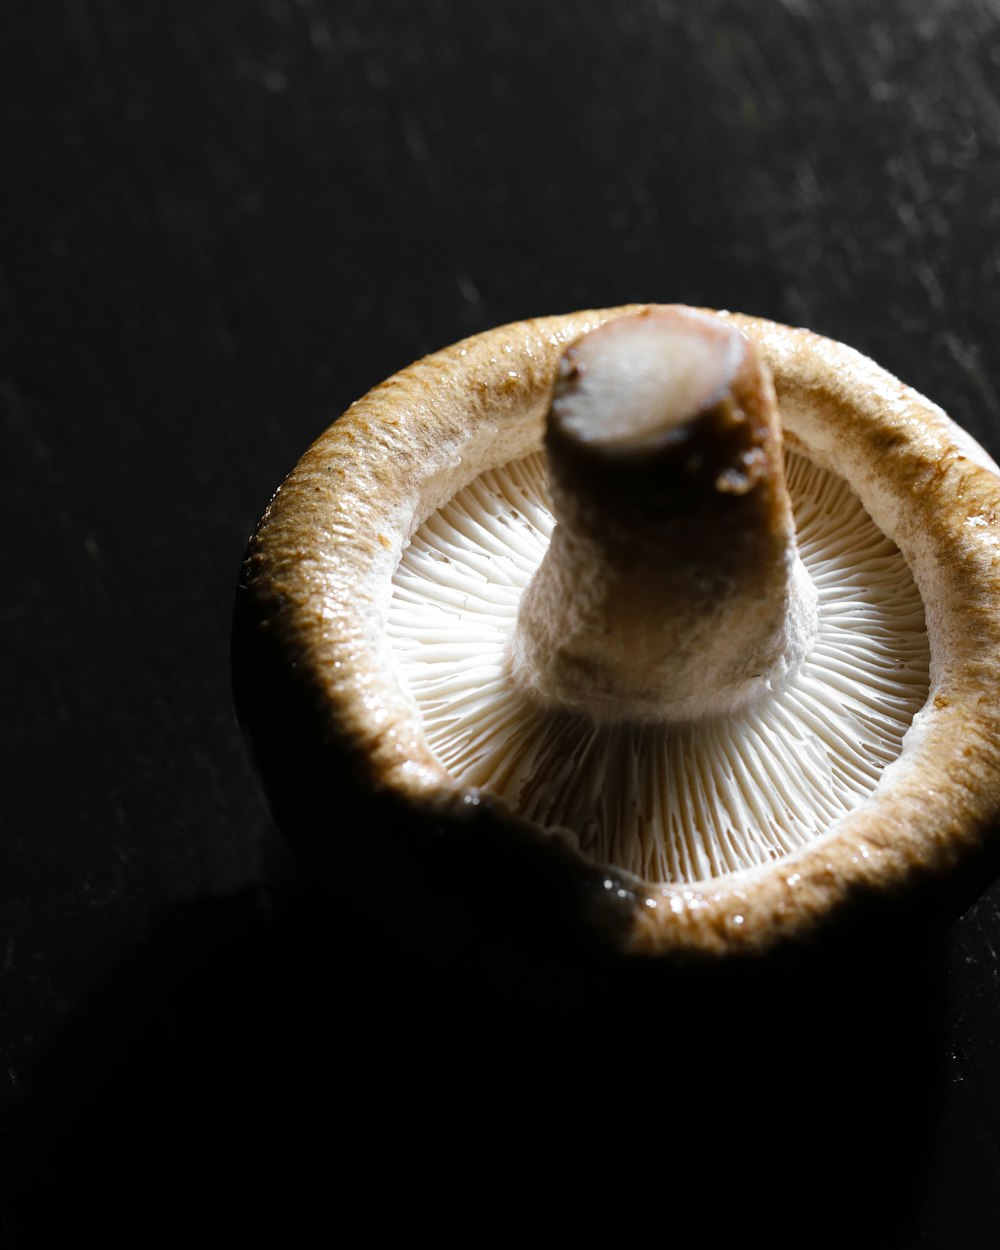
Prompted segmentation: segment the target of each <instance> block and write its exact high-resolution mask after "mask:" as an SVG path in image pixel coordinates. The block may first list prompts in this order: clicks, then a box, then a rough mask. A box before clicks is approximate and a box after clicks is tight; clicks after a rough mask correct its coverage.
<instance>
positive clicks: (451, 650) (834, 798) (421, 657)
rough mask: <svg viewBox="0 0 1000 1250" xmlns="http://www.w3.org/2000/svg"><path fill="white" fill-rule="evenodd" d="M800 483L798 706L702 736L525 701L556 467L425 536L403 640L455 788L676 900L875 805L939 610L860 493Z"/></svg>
mask: <svg viewBox="0 0 1000 1250" xmlns="http://www.w3.org/2000/svg"><path fill="white" fill-rule="evenodd" d="M786 473H787V479H788V489H789V492H790V494H791V497H792V503H793V507H794V511H795V522H796V530H797V538H798V544H799V551H800V554H801V556H802V560H803V563H804V564H805V566H806V569H807V570H808V572H809V575H810V576H811V578H812V579H813V581H814V583H815V585H816V587H817V590H818V594H819V632H818V636H817V638H816V642H815V644H814V646H813V649H812V651H811V653H810V654H809V656H808V658H807V659H806V660H805V662H804V663H803V664H802V665H801V667H800V669H799V671H798V672H797V673H796V674H795V675H794V676H793V677H792V678H791V679H790V680H789V681H788V682H787V683H786V684H785V685H784V687H783V688H782V689H780V690H778V691H774V692H770V693H768V694H766V695H765V696H763V697H762V698H761V699H760V700H759V701H758V702H757V703H756V704H755V705H754V706H753V707H752V708H750V709H746V710H744V711H742V712H741V713H740V714H739V715H736V716H731V717H720V718H716V719H714V720H709V721H705V722H702V723H698V724H692V725H675V726H667V727H661V726H657V725H605V726H600V725H595V724H593V723H592V722H591V721H590V720H588V719H586V718H584V717H582V716H579V715H576V714H570V713H564V712H552V711H542V710H539V709H538V708H536V707H535V706H534V705H533V704H531V703H529V702H528V701H527V700H526V699H525V697H524V696H523V695H521V694H519V693H518V692H517V691H516V690H514V689H513V687H512V686H511V684H510V682H509V680H508V677H507V673H506V670H505V666H504V654H505V649H506V646H507V641H508V638H509V636H510V632H511V630H512V629H513V627H514V621H515V616H516V611H517V603H518V599H519V597H520V595H521V592H522V591H523V590H524V588H525V586H526V585H527V584H528V581H529V579H530V577H531V575H532V574H533V573H534V571H535V569H536V568H537V567H538V564H539V563H540V561H541V559H542V556H543V554H544V552H545V548H546V546H547V545H548V541H549V537H550V535H551V533H552V527H553V519H552V513H551V509H550V505H549V500H548V495H547V491H546V485H545V470H544V460H543V457H542V455H541V454H537V455H532V456H528V457H526V458H525V459H523V460H520V461H517V462H515V463H513V464H509V465H506V466H505V467H503V468H502V469H498V470H495V471H493V472H490V473H484V474H483V475H482V476H481V477H479V478H478V479H477V480H476V481H474V482H473V483H472V484H471V485H469V486H467V487H466V488H465V489H464V490H462V491H460V492H459V493H458V494H457V495H456V496H455V497H454V498H453V499H452V500H451V501H450V502H449V503H448V504H446V505H445V507H443V508H442V509H440V511H438V512H437V513H435V514H434V515H433V516H432V517H430V518H429V519H428V520H427V521H426V522H425V523H424V524H423V525H421V526H420V528H419V529H418V530H417V532H416V534H415V535H414V537H413V540H412V541H411V543H410V545H409V547H408V548H407V550H406V551H405V552H404V554H403V558H402V561H401V562H400V565H399V568H398V569H397V572H396V575H395V578H394V581H393V596H392V603H391V607H390V613H389V637H390V641H391V646H392V649H393V652H394V654H395V659H396V662H397V665H398V672H399V674H400V677H401V680H402V682H403V684H404V686H406V687H407V688H408V689H409V690H410V692H411V693H412V695H413V697H414V699H415V700H416V703H417V705H418V707H419V709H420V711H421V714H422V717H423V725H424V732H425V735H426V738H427V741H428V744H429V745H430V747H431V749H432V750H433V751H434V753H435V755H436V756H437V758H438V759H439V760H440V761H441V763H442V764H443V765H444V766H445V767H446V768H447V769H448V770H449V772H450V773H451V775H452V776H453V777H454V778H455V780H456V781H458V782H459V783H460V784H462V785H465V786H478V787H480V788H482V789H483V790H486V791H489V792H491V793H493V794H496V795H499V796H501V797H502V798H503V799H504V800H505V801H506V802H507V803H508V804H509V805H510V806H511V807H512V808H513V809H514V810H515V811H516V812H518V813H519V814H520V815H521V816H523V817H525V818H527V819H528V820H531V821H534V822H535V823H537V824H539V825H541V826H543V827H547V828H552V827H555V826H561V827H566V828H569V829H571V830H573V831H574V832H575V834H576V836H577V838H578V839H579V844H580V848H581V850H582V851H583V852H584V853H585V854H586V855H587V856H588V857H590V858H591V859H593V860H595V861H597V862H599V863H609V864H614V865H617V866H618V867H621V868H624V869H626V870H628V871H629V872H632V873H634V874H636V875H637V876H639V877H641V878H643V879H645V880H646V881H650V882H664V883H666V882H689V883H693V882H697V881H703V880H706V879H708V878H711V877H718V876H723V875H725V874H728V873H732V872H738V871H741V870H743V869H747V868H751V867H753V866H754V865H756V864H761V863H764V862H766V861H768V860H770V859H774V858H777V857H779V856H782V855H786V854H788V853H789V852H791V851H794V850H795V849H796V848H797V847H800V846H802V845H804V844H805V843H807V842H810V841H811V840H813V839H814V838H817V837H819V836H820V835H821V834H822V833H823V832H824V831H825V830H826V829H828V828H829V827H830V825H831V824H832V823H833V822H834V821H835V820H837V819H838V817H840V816H842V815H843V814H844V813H846V812H848V811H850V810H851V808H853V807H855V806H856V805H857V804H859V803H860V802H862V801H863V800H864V799H865V798H866V797H867V796H868V795H869V794H870V793H871V792H872V790H874V788H875V786H876V785H877V784H878V780H879V776H880V774H881V772H882V770H883V769H884V768H885V766H886V765H887V764H889V763H890V762H891V761H892V760H894V759H895V758H896V757H897V756H898V755H899V754H900V751H901V744H902V739H903V735H904V734H905V733H906V730H907V728H908V727H909V725H910V722H911V721H912V719H913V717H914V715H915V713H916V712H917V711H918V710H919V709H920V707H921V706H922V705H923V703H924V701H925V700H926V698H927V692H928V686H929V677H928V667H929V649H928V642H927V633H926V629H925V625H924V615H923V606H922V603H921V599H920V595H919V593H918V591H917V588H916V586H915V584H914V582H913V578H912V576H911V574H910V570H909V568H908V566H907V564H906V562H905V561H904V560H903V558H902V556H901V555H900V553H899V551H898V550H897V549H896V547H895V546H894V544H893V543H892V542H891V541H890V540H889V539H887V538H886V537H885V535H884V534H882V533H881V531H879V530H878V529H877V528H876V526H875V525H874V523H873V522H872V521H871V519H870V517H869V516H868V514H867V513H866V512H865V511H864V509H863V508H862V506H861V503H860V501H859V500H858V498H857V496H856V495H855V494H854V493H853V491H852V490H851V489H850V487H849V486H848V485H847V483H846V482H844V481H843V480H842V479H840V478H838V477H836V476H835V475H833V474H831V473H828V472H827V471H826V470H823V469H820V468H818V467H817V466H816V465H814V464H813V463H812V462H811V461H809V460H807V459H806V458H805V457H803V456H802V455H799V454H797V453H795V452H787V453H786Z"/></svg>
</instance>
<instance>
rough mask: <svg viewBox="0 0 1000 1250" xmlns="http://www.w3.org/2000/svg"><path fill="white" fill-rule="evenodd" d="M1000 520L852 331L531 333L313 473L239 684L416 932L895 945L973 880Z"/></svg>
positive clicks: (650, 955) (493, 341)
mask: <svg viewBox="0 0 1000 1250" xmlns="http://www.w3.org/2000/svg"><path fill="white" fill-rule="evenodd" d="M772 376H773V385H772ZM779 413H780V421H779ZM782 442H784V447H783V446H782ZM998 523H1000V470H998V469H997V466H996V465H995V464H994V463H993V461H992V460H991V459H990V458H989V457H988V456H987V455H986V453H985V452H984V451H983V450H982V448H980V447H979V446H978V445H977V444H975V443H974V442H973V441H972V440H971V439H970V438H969V436H968V435H966V434H965V433H964V432H963V431H962V430H960V429H959V428H958V427H957V426H956V425H955V424H954V423H953V422H952V421H951V420H950V419H949V418H948V417H947V416H946V415H945V414H944V413H943V412H942V411H941V410H940V409H939V408H937V407H935V406H934V405H933V404H931V403H930V402H929V401H928V400H926V399H924V398H922V397H921V396H920V395H918V394H916V393H915V392H914V391H912V390H911V389H909V388H907V387H905V386H904V385H903V384H902V383H900V382H899V381H897V380H896V379H895V378H893V377H891V376H890V375H889V374H887V373H886V372H884V371H883V370H881V369H880V368H878V367H877V366H876V365H874V364H873V363H872V362H871V361H869V360H867V359H865V358H864V357H863V356H861V355H859V354H858V353H857V352H854V351H852V350H851V349H850V348H848V347H845V346H844V345H842V344H839V343H835V342H832V341H830V340H827V339H823V338H821V337H819V336H817V335H814V334H811V333H809V332H808V331H804V330H796V329H791V328H789V327H786V326H781V325H777V324H775V323H771V322H767V321H763V320H760V319H756V318H752V317H746V316H740V315H734V314H724V313H708V312H704V311H695V310H691V309H683V308H679V307H670V306H631V307H626V308H618V309H610V310H605V311H601V312H587V313H578V314H573V315H570V316H564V317H553V318H546V319H541V320H537V321H529V322H522V323H518V324H515V325H512V326H507V327H502V328H500V329H497V330H494V331H490V332H488V333H486V334H482V335H479V336H477V337H475V338H472V339H469V340H466V341H464V342H462V343H459V344H457V345H455V346H453V347H451V348H447V349H445V350H444V351H442V352H439V353H437V354H435V355H432V356H430V357H427V358H426V359H425V360H423V361H420V362H418V363H416V364H415V365H412V366H410V368H408V369H406V370H403V371H402V372H401V373H399V374H397V375H396V376H394V377H393V378H390V379H389V380H388V381H387V382H385V383H383V384H382V385H381V386H379V387H377V388H376V389H375V390H374V391H372V392H370V393H369V394H368V395H367V396H366V397H365V398H363V399H362V400H360V401H358V402H357V403H355V404H354V405H352V407H351V408H350V409H348V411H347V413H346V414H345V415H344V416H343V417H341V418H340V420H338V421H337V422H336V423H335V424H334V425H333V426H332V427H331V428H330V429H329V430H328V431H327V432H326V433H325V434H324V435H322V436H321V438H320V439H319V440H318V441H317V442H316V443H315V444H314V445H313V447H312V448H310V450H309V451H308V452H307V453H306V454H305V456H304V457H303V458H302V460H301V461H300V462H299V464H298V466H297V467H296V469H295V470H294V471H293V473H292V474H291V475H290V476H289V478H288V479H287V480H286V482H285V483H284V485H283V486H282V487H281V488H280V490H279V492H278V494H277V495H276V496H275V498H274V500H273V501H272V503H271V505H270V507H269V508H268V510H267V512H266V513H265V516H264V518H263V520H262V522H261V524H260V526H259V528H258V530H257V532H256V534H255V535H254V537H253V539H252V540H251V543H250V546H249V548H248V553H247V557H246V561H245V565H244V571H243V577H242V579H241V585H240V591H239V594H238V597H237V612H236V627H235V632H234V663H235V667H236V678H237V684H236V690H237V699H238V706H239V710H240V714H241V717H242V719H243V720H244V723H245V724H246V726H247V729H248V731H249V736H250V739H251V743H252V746H253V749H254V751H255V753H256V756H257V761H258V766H259V768H260V771H261V774H262V776H263V777H264V780H265V784H266V786H267V788H268V792H269V795H270V797H271V800H272V805H273V807H274V810H275V812H276V815H277V817H278V819H279V822H280V823H282V824H283V825H284V826H285V827H286V828H287V830H288V832H289V835H290V836H291V837H292V838H293V840H295V841H297V842H299V843H300V844H302V845H303V846H305V847H306V848H308V850H309V853H310V854H312V855H314V856H320V857H322V858H323V859H324V860H325V862H326V863H327V864H328V865H329V867H330V868H331V869H332V871H333V873H334V875H335V876H336V877H338V878H339V879H340V880H341V881H342V882H350V883H354V884H352V886H351V887H350V888H354V885H356V883H358V882H363V883H364V886H363V888H364V892H365V896H366V898H377V903H376V904H375V906H376V908H377V913H378V917H379V922H380V923H383V924H385V925H387V926H389V927H395V928H398V929H399V930H400V931H401V932H402V933H404V934H405V935H406V936H407V938H408V939H410V940H412V939H413V938H414V937H415V936H419V935H420V934H421V933H424V934H426V933H432V934H433V937H432V939H431V940H432V942H436V943H438V944H441V943H443V944H445V945H447V944H448V943H451V945H453V946H454V945H459V946H460V945H462V943H463V942H466V941H469V940H472V939H471V938H470V937H469V935H470V934H471V933H472V932H473V931H474V932H475V935H476V937H475V942H476V943H477V944H478V945H477V950H479V951H480V952H482V951H484V950H491V949H494V950H495V947H496V945H497V943H501V944H504V943H508V944H514V945H518V948H519V949H520V951H521V953H522V966H523V967H527V966H528V965H531V964H535V965H537V966H544V967H549V966H550V964H551V963H552V961H557V962H560V966H565V964H566V961H567V960H569V961H577V962H582V963H587V962H588V961H590V962H592V963H594V962H597V963H600V964H601V966H602V967H603V968H604V969H605V970H607V969H608V968H609V967H612V968H616V969H620V968H624V967H627V966H629V965H635V964H636V963H637V962H639V963H641V964H642V965H643V966H644V967H656V968H661V967H663V966H664V965H671V966H676V965H679V964H685V963H690V962H692V961H694V962H695V963H697V964H704V963H705V962H708V963H710V964H716V963H719V962H720V961H721V962H725V961H734V960H741V959H744V958H747V957H749V958H750V959H751V960H752V961H758V960H759V959H760V957H762V956H764V955H771V954H778V953H780V952H783V951H787V950H790V949H798V948H801V947H802V946H804V945H806V944H809V943H812V942H814V941H815V940H816V939H818V938H820V937H829V938H831V939H832V940H833V941H834V943H836V942H837V941H841V940H844V941H846V940H847V939H846V937H845V935H847V934H850V933H852V932H853V933H854V934H855V936H856V935H857V934H858V933H864V934H865V937H866V940H867V936H868V935H869V934H870V933H877V934H878V936H879V938H880V940H884V939H885V938H886V935H887V934H888V933H890V932H891V931H892V930H893V929H894V928H896V927H897V926H898V925H900V924H901V920H902V917H903V916H904V915H909V914H910V908H909V906H908V905H909V904H911V903H915V902H917V901H926V900H927V899H929V898H933V894H934V891H933V890H932V889H931V887H936V886H938V885H939V884H940V883H944V882H946V881H947V880H949V879H950V880H951V882H952V884H953V885H954V884H955V883H956V882H957V883H959V885H960V886H961V888H963V889H966V890H967V889H968V888H969V881H970V880H971V881H972V882H973V883H978V878H977V877H976V875H975V870H976V869H977V868H978V869H979V871H980V873H981V872H983V871H986V870H987V868H989V870H991V869H992V865H991V864H990V863H988V862H987V863H986V864H985V865H984V860H987V857H988V855H989V853H991V852H993V851H995V846H994V840H993V838H992V834H993V830H994V827H995V823H996V817H997V813H998V805H1000V767H998V765H1000V693H998V691H997V683H996V680H995V672H996V664H997V660H998V650H1000V610H998V605H1000V559H998V556H1000V546H998V534H997V526H998ZM380 814H381V815H382V816H383V817H386V819H385V820H384V821H383V822H382V823H381V824H380V821H379V819H378V818H379V815H380ZM970 872H971V876H970ZM949 897H950V895H949ZM554 952H558V956H557V955H556V954H555V953H554ZM470 966H471V965H470Z"/></svg>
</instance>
